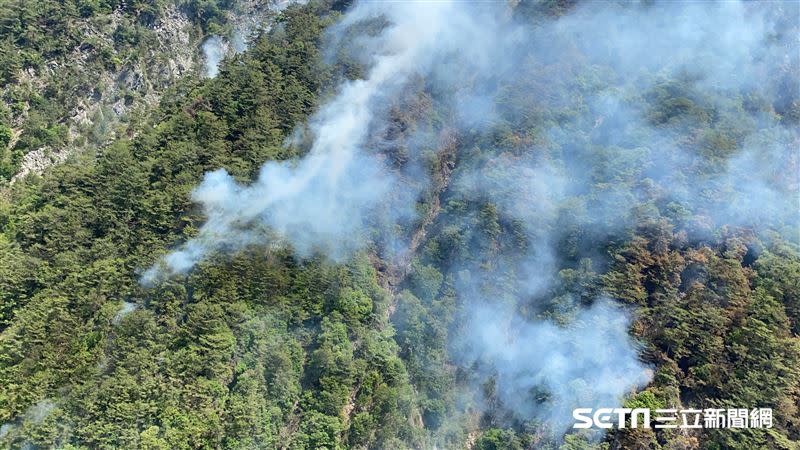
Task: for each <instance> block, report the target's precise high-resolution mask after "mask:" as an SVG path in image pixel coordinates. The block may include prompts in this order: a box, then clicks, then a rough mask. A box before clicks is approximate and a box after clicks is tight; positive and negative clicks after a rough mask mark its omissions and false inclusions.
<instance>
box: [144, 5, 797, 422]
mask: <svg viewBox="0 0 800 450" xmlns="http://www.w3.org/2000/svg"><path fill="white" fill-rule="evenodd" d="M781 7H783V6H782V5H780V4H770V7H765V8H759V7H758V5H748V4H745V3H740V2H722V3H710V2H692V3H678V2H665V3H658V4H655V5H638V4H637V5H630V4H627V5H618V4H612V3H607V2H590V3H588V4H586V5H582V6H578V7H577V8H576V9H574V10H573V11H571V12H570V13H569V14H567V15H565V16H562V17H560V18H556V19H553V18H544V17H540V18H537V19H536V20H535V21H534V22H535V25H532V24H531V23H529V22H530V21H529V22H528V23H526V22H524V21H523V20H522V19H521V18H520V17H519V16H521V15H522V13H521V12H519V11H518V10H515V8H514V7H512V6H511V5H510V4H506V3H503V2H488V3H480V2H474V3H473V2H408V3H404V2H363V3H359V4H357V5H356V6H354V7H352V8H351V9H350V10H349V11H348V12H347V13H346V15H345V16H344V17H343V19H342V20H341V22H339V23H338V24H337V25H336V26H334V27H333V29H332V30H331V47H330V48H329V52H328V55H329V56H330V57H331V58H334V59H335V58H336V57H338V56H341V55H349V56H351V57H357V58H358V60H359V61H360V62H361V63H363V64H365V65H366V66H367V70H366V71H365V75H364V77H363V78H360V79H355V80H349V81H345V82H343V83H342V84H341V85H340V86H338V88H337V89H336V91H335V95H334V96H333V97H332V98H331V100H330V101H329V102H327V103H326V104H324V105H323V106H322V107H321V108H320V109H319V111H318V112H317V113H316V114H315V115H314V116H313V117H312V118H311V119H310V120H309V122H308V124H307V127H308V133H310V136H311V138H312V144H311V147H310V149H309V151H308V153H307V154H306V156H304V157H303V158H301V159H299V160H296V161H289V162H267V163H266V164H265V165H264V166H263V167H262V168H261V171H260V173H259V175H258V177H257V179H256V180H254V181H253V182H252V183H251V184H240V183H238V182H236V181H235V180H234V179H233V178H232V177H231V176H230V175H229V174H228V173H227V172H225V171H224V170H222V169H220V170H217V171H214V172H211V173H208V174H206V176H205V178H204V179H203V182H202V183H201V184H200V185H199V186H198V187H197V189H196V190H195V191H194V193H193V195H192V199H193V200H194V201H195V202H197V203H198V204H199V205H201V206H202V208H203V211H204V213H205V216H206V218H207V219H206V222H205V223H204V224H203V226H202V228H201V229H200V231H199V234H198V235H197V237H195V238H194V239H192V240H190V241H189V242H186V243H185V244H183V245H181V246H180V247H179V248H178V249H176V250H175V251H174V252H172V253H171V254H169V255H167V256H166V257H165V258H164V259H163V260H162V261H161V262H159V263H158V264H156V265H155V266H153V267H152V268H151V269H150V270H149V271H148V272H147V273H146V274H145V276H144V277H143V282H144V283H153V282H155V281H157V280H158V279H160V278H161V277H163V276H167V275H170V274H182V273H186V272H187V271H189V270H191V268H192V267H194V266H195V265H196V264H197V263H198V262H200V261H202V260H203V259H204V258H206V257H208V255H210V254H212V253H215V252H220V251H236V250H238V249H241V248H244V247H245V246H248V245H253V244H260V245H289V246H291V248H293V249H294V251H295V252H296V253H297V255H298V256H300V257H306V256H310V255H312V254H315V253H322V254H324V255H327V256H328V257H330V258H331V259H333V260H336V261H342V260H345V259H347V258H348V257H349V256H350V255H352V254H353V252H355V251H359V250H361V249H364V248H365V247H366V246H367V245H369V244H370V243H371V242H374V241H375V240H376V238H377V237H380V242H384V243H385V242H389V241H390V242H391V245H388V244H387V245H388V246H389V247H392V248H394V247H395V246H398V245H399V246H400V247H402V246H407V245H408V243H407V242H404V239H406V238H405V237H404V235H403V233H397V232H396V231H394V228H395V226H396V225H397V224H399V223H402V224H406V223H409V222H410V221H413V220H414V219H419V218H418V217H417V215H416V213H415V207H416V206H417V203H418V202H419V201H420V197H421V196H422V195H423V194H424V193H425V192H426V190H427V189H429V188H430V187H431V185H432V180H431V179H429V174H430V171H429V170H426V164H427V162H426V161H428V160H429V159H430V151H431V149H432V148H433V149H435V148H436V146H437V145H438V143H437V142H436V136H439V135H440V134H441V133H442V132H444V130H445V129H452V130H455V133H456V134H457V135H458V140H459V146H460V148H462V149H467V148H471V147H474V148H476V149H478V150H476V151H477V153H478V154H477V155H474V158H475V159H476V160H477V161H479V163H475V164H470V165H463V166H457V167H456V169H455V171H454V172H453V174H452V180H450V183H449V186H448V190H447V193H446V200H447V202H446V204H445V206H444V207H443V210H442V212H441V214H440V216H439V217H438V218H437V221H438V222H439V223H440V225H439V226H441V227H443V226H446V225H449V226H454V227H458V228H460V229H464V230H470V233H473V235H475V236H477V237H476V239H472V240H470V243H469V244H468V245H469V248H468V251H467V253H468V255H466V256H464V257H458V258H455V259H454V260H452V261H446V262H444V264H445V265H446V266H447V267H445V268H444V269H446V271H447V272H448V273H450V274H451V275H452V274H459V273H462V272H463V271H465V270H466V271H469V272H470V273H472V275H471V276H469V277H460V276H456V277H455V280H454V282H453V286H454V287H455V289H456V297H457V298H458V302H459V308H460V312H459V314H458V318H457V321H458V323H457V325H456V327H455V328H456V329H455V330H454V332H453V333H452V336H451V342H450V348H451V352H450V353H451V358H452V360H453V362H455V363H456V364H457V365H458V366H460V367H465V368H471V369H473V370H474V374H473V375H472V379H471V383H472V386H473V387H474V389H473V392H472V395H474V397H475V398H476V399H477V400H476V401H477V402H479V403H480V402H481V400H480V399H481V396H482V393H481V392H480V389H479V388H478V386H481V385H483V384H485V382H486V380H489V379H492V380H494V381H493V382H494V384H495V388H496V395H497V397H498V399H499V400H500V401H501V402H502V404H503V408H505V409H506V410H508V411H509V413H510V414H511V415H512V416H513V417H514V418H518V419H530V418H537V419H541V420H543V421H546V422H547V423H549V424H550V425H551V426H552V427H553V428H554V429H556V430H561V431H563V430H565V429H566V428H567V427H568V426H569V423H570V420H571V410H572V408H574V407H578V406H581V407H595V408H596V407H601V406H603V407H614V406H617V405H618V404H619V403H620V402H621V399H622V398H623V397H624V396H625V395H626V394H628V393H630V392H632V391H633V390H635V389H636V388H638V387H641V386H643V385H645V384H646V383H647V382H648V381H649V377H650V371H649V369H648V368H647V367H645V366H644V365H643V364H641V363H640V362H639V360H638V357H637V352H638V349H637V346H636V344H635V342H633V341H632V339H631V338H630V337H629V336H628V327H629V323H630V322H629V317H630V314H632V313H631V312H630V311H625V310H623V309H621V308H620V307H619V306H616V305H615V303H614V302H613V300H611V299H607V298H604V297H603V296H602V295H596V296H595V297H594V298H592V299H590V301H589V302H588V304H587V301H586V300H585V299H583V300H579V299H577V298H575V299H572V298H570V299H569V300H568V301H567V304H569V305H570V308H569V310H568V311H566V313H567V314H566V316H567V317H569V318H570V320H569V321H568V322H566V323H556V322H555V321H554V320H551V319H549V318H547V317H545V316H542V315H540V314H537V313H538V312H540V311H544V310H546V305H547V304H548V302H550V300H551V299H552V297H553V296H555V295H559V294H558V292H559V287H560V285H561V284H562V281H563V280H562V278H561V276H560V270H561V269H562V268H563V267H562V262H561V261H560V256H559V249H558V248H557V247H558V244H559V242H560V241H562V240H563V239H564V234H565V233H566V232H567V231H568V230H570V229H571V228H573V227H578V226H580V227H582V228H585V229H590V230H591V233H587V234H585V235H582V236H578V237H577V238H575V239H576V240H577V242H578V243H577V245H576V248H577V249H576V250H575V254H574V255H572V257H573V258H575V259H580V258H591V259H602V258H601V257H600V256H598V255H594V254H583V253H581V251H582V250H581V248H583V246H582V245H581V243H582V242H588V241H590V240H598V239H604V238H605V237H607V236H619V235H623V234H624V233H626V232H627V230H630V228H631V227H634V226H635V225H636V222H637V221H638V220H641V218H642V217H648V216H652V217H654V218H658V217H660V216H666V217H668V218H669V219H670V220H673V221H676V222H680V220H681V219H680V217H682V216H681V214H679V213H675V211H689V212H691V213H692V214H693V215H697V216H699V217H701V218H706V219H707V220H706V221H705V222H704V221H702V220H700V221H698V222H701V223H698V224H684V225H686V227H687V229H688V230H689V231H690V232H693V233H694V234H695V235H696V236H697V238H702V236H704V235H705V234H707V233H712V232H713V230H714V229H715V227H718V226H721V225H728V226H746V227H751V228H753V229H754V230H755V231H756V232H762V231H767V230H775V231H778V232H781V233H784V234H789V235H791V234H794V237H796V233H797V229H798V228H797V227H798V206H799V205H800V202H799V201H798V196H797V189H798V180H797V177H798V173H800V171H798V160H797V158H796V157H792V156H791V154H792V150H791V148H792V147H791V146H792V145H795V144H797V143H798V142H800V141H799V140H798V133H797V129H796V128H795V127H793V126H791V125H790V124H789V125H787V123H786V122H785V121H784V120H782V118H781V117H779V114H777V113H776V111H775V110H774V108H775V107H774V106H770V105H767V106H764V107H760V108H758V107H754V109H753V110H752V111H742V110H740V109H737V108H736V107H734V106H731V105H728V104H715V103H714V102H711V101H710V100H708V98H709V96H708V95H707V94H708V93H712V92H713V93H717V94H719V93H724V94H725V95H728V96H730V97H735V96H740V95H745V94H746V95H750V96H752V97H753V98H775V97H776V96H779V91H780V90H781V89H783V88H781V87H780V86H782V84H781V83H784V82H785V81H784V80H785V77H791V74H792V73H793V72H796V68H797V55H796V54H792V53H791V52H788V51H787V48H790V47H791V46H792V45H796V43H797V42H796V41H797V36H795V35H793V34H792V33H786V32H785V31H783V29H782V28H781V27H782V25H781V24H780V23H778V22H776V21H777V20H778V19H776V18H777V17H780V14H777V13H776V11H775V9H776V8H778V9H780V8H781ZM521 8H522V6H517V9H521ZM378 19H380V20H384V21H385V22H386V25H385V26H384V27H383V29H382V31H381V32H380V33H374V34H370V35H367V36H359V37H358V38H357V39H352V36H349V35H348V34H347V31H348V30H351V29H352V27H356V26H359V25H363V24H364V23H367V22H369V21H375V20H378ZM348 36H349V37H348ZM204 49H205V45H204ZM211 54H213V52H212V53H211ZM207 59H208V60H211V58H210V57H209V56H207ZM556 69H557V70H556ZM215 70H216V69H215ZM209 76H213V75H211V74H210V73H209ZM672 78H677V79H681V80H684V83H683V84H682V85H680V86H677V85H674V84H669V83H666V82H665V81H664V80H666V79H672ZM420 79H421V80H423V82H422V85H423V86H424V91H425V93H426V94H427V95H429V96H430V98H431V101H432V103H434V104H436V105H437V107H438V108H440V109H441V110H443V111H447V112H448V113H449V115H447V116H446V117H444V118H443V119H442V123H440V124H432V125H430V126H427V127H421V128H419V129H417V130H413V131H410V132H408V133H407V136H406V139H405V140H404V141H403V145H404V150H405V151H407V152H408V155H409V161H408V162H407V163H406V164H404V165H402V166H401V167H399V168H398V167H395V166H392V165H391V164H390V163H389V161H388V158H387V157H386V153H387V149H388V150H392V149H394V148H395V147H397V145H398V142H397V141H396V140H393V139H390V138H387V137H386V131H387V130H388V129H391V127H392V124H391V114H390V111H389V109H390V108H387V106H386V105H396V104H402V101H403V96H405V95H407V89H406V88H407V87H408V86H409V85H412V84H414V83H417V82H418V80H420ZM575 84H577V85H579V87H578V88H577V89H578V90H579V91H581V92H582V93H583V98H573V97H567V96H563V95H562V94H561V93H562V92H571V91H570V90H567V89H560V88H561V87H564V86H566V85H575ZM791 85H792V84H791V83H790V86H791ZM676 89H678V90H682V91H685V93H684V94H683V95H684V96H685V98H686V102H685V104H681V105H675V106H674V107H675V108H679V109H681V110H682V111H683V110H686V109H687V108H688V109H690V108H697V111H696V117H695V118H696V120H697V121H718V122H720V121H721V122H722V123H724V121H726V120H747V121H749V123H751V124H752V126H751V132H750V133H749V134H748V135H747V136H740V141H741V142H743V143H744V144H743V145H733V144H731V145H729V148H727V149H726V150H725V152H727V154H725V155H724V156H725V159H724V160H722V161H720V160H719V158H720V157H719V155H718V153H719V151H720V148H723V144H725V145H728V144H727V143H725V142H722V141H720V140H715V136H699V137H698V138H697V141H696V142H681V141H677V140H676V138H675V136H676V135H677V133H676V130H682V129H685V128H686V127H691V126H692V124H691V123H685V122H681V121H679V120H678V119H674V118H673V117H672V116H670V115H669V114H667V115H664V114H663V113H662V112H660V111H653V110H652V109H651V108H650V107H649V106H648V105H649V104H652V103H653V102H654V100H653V99H656V100H655V101H657V99H658V98H659V95H661V94H660V92H662V91H665V90H676ZM725 95H722V97H720V96H719V95H715V96H714V98H725ZM794 98H797V96H795V97H794ZM692 105H694V106H692ZM665 108H666V107H665ZM666 109H667V110H669V108H666ZM549 111H555V112H554V113H553V112H549ZM708 111H713V112H711V113H709V112H708ZM509 127H519V128H528V129H534V130H536V135H535V136H531V137H530V140H529V142H527V143H521V144H520V143H517V142H515V143H512V144H508V143H504V142H503V141H502V139H498V138H497V136H498V135H499V134H500V133H499V130H500V131H502V130H504V129H507V128H509ZM508 147H515V148H520V147H521V148H523V150H524V151H521V152H520V153H519V154H515V153H514V152H513V151H509V149H508ZM463 151H465V152H467V151H469V150H463ZM725 152H723V153H725ZM712 163H713V165H715V167H719V168H721V169H719V168H718V169H716V170H715V171H713V172H709V171H708V170H706V169H708V168H709V167H710V166H711V165H712ZM459 201H460V202H465V203H482V202H483V203H487V202H491V203H492V204H494V205H496V208H497V214H498V216H499V217H500V218H501V219H503V220H504V221H506V222H512V223H516V224H519V228H520V236H521V237H520V240H521V242H524V245H520V248H519V249H517V250H515V251H514V252H513V254H508V255H497V254H495V253H493V249H487V248H483V247H481V246H480V245H477V244H475V242H477V241H478V240H479V239H478V237H479V232H478V231H477V229H476V226H477V224H478V222H479V221H478V219H476V216H475V215H474V214H471V213H465V212H464V211H463V210H461V209H459V208H458V207H457V205H458V204H460V203H458V202H459ZM640 204H646V205H650V206H651V211H650V210H645V211H642V210H641V208H634V205H640ZM575 205H578V206H577V207H576V206H575ZM665 205H666V206H665ZM567 208H571V209H570V211H579V213H577V214H573V215H570V214H566V213H565V210H566V209H567ZM673 213H674V214H673ZM670 214H673V215H670ZM376 228H377V231H376ZM386 236H390V237H391V239H387V238H386ZM398 242H400V244H397V243H398ZM391 250H392V249H391V248H390V249H388V250H387V249H384V251H387V252H389V253H391ZM567 297H569V296H567ZM536 390H543V391H546V392H547V395H546V396H545V397H546V399H545V400H542V401H535V399H534V397H535V396H534V394H532V392H533V391H536Z"/></svg>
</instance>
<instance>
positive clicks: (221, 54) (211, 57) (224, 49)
mask: <svg viewBox="0 0 800 450" xmlns="http://www.w3.org/2000/svg"><path fill="white" fill-rule="evenodd" d="M228 49H229V46H228V43H227V41H225V40H224V39H223V38H222V37H221V36H216V35H212V36H209V37H208V38H207V39H206V40H205V42H203V56H204V63H205V67H206V76H207V77H209V78H214V77H216V76H217V74H218V73H219V63H220V62H222V59H223V58H225V55H226V54H228Z"/></svg>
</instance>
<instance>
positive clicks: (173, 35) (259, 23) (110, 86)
mask: <svg viewBox="0 0 800 450" xmlns="http://www.w3.org/2000/svg"><path fill="white" fill-rule="evenodd" d="M291 3H292V2H291V1H290V0H240V1H238V2H236V3H234V5H233V6H232V7H231V9H230V10H229V12H228V23H229V24H230V28H229V29H230V35H229V36H227V37H221V36H214V35H212V36H203V35H202V34H201V33H200V32H199V27H198V26H197V25H196V24H193V23H192V21H191V19H190V18H189V16H187V13H186V12H185V11H184V10H182V9H181V8H179V7H178V6H177V5H176V4H171V5H167V6H166V7H165V8H164V10H162V13H161V15H160V18H159V19H157V20H156V22H155V23H154V24H153V25H152V26H151V27H150V29H151V30H152V36H151V39H148V40H146V41H143V43H142V44H141V47H137V48H136V50H137V51H138V54H135V55H134V56H133V57H132V56H131V54H125V55H121V54H118V52H117V50H111V51H112V52H114V57H115V58H116V59H118V60H120V63H119V64H115V65H114V67H111V68H106V69H104V70H100V71H97V69H96V68H92V66H91V64H90V62H91V61H92V59H93V58H96V56H97V53H98V51H99V50H98V49H99V48H103V47H104V48H105V49H115V46H114V35H115V33H116V32H117V30H118V29H119V27H120V26H121V25H123V24H124V22H125V20H126V18H125V17H124V15H123V13H122V11H121V10H116V11H114V12H113V13H111V14H108V15H107V16H106V17H105V18H104V20H102V21H94V22H91V21H89V20H87V21H86V23H82V24H81V27H82V29H83V32H84V36H85V37H84V38H83V39H82V42H81V43H80V44H79V45H77V46H76V47H75V48H73V49H72V50H71V51H69V52H67V56H66V57H64V58H61V59H60V60H58V61H55V60H54V61H47V62H46V63H45V64H44V66H43V68H42V69H40V70H39V71H38V72H37V71H36V70H34V69H30V68H29V69H25V70H23V71H21V73H20V74H19V76H18V77H17V82H16V83H12V84H13V86H9V87H5V88H3V89H2V91H3V92H2V93H3V94H5V93H6V91H7V90H8V89H16V90H17V91H22V92H26V93H27V95H28V97H29V98H30V97H32V96H35V95H38V94H41V93H43V92H46V91H47V88H48V86H49V85H50V84H52V83H54V80H58V78H59V77H64V76H69V77H76V76H77V77H79V78H80V79H81V80H82V82H81V85H79V86H78V87H76V88H75V89H73V90H74V91H75V92H74V94H75V95H72V96H70V97H69V98H68V99H67V100H66V101H65V104H64V105H62V106H64V107H65V113H64V115H63V117H62V118H61V119H60V120H59V123H60V124H61V125H63V126H64V127H65V128H66V131H67V139H66V141H67V142H66V144H65V145H63V146H59V148H49V147H41V148H38V149H36V150H33V151H29V152H28V153H27V154H25V155H24V156H23V158H22V161H21V165H20V167H19V170H18V171H17V174H16V175H15V176H14V177H13V178H12V179H11V182H12V183H13V182H15V181H17V180H19V179H21V178H22V177H24V176H26V175H28V174H42V173H43V172H44V171H45V170H46V169H47V168H48V167H50V166H52V165H54V164H59V163H62V162H64V161H66V160H67V159H68V158H69V157H70V156H71V155H73V154H75V153H77V152H80V151H83V150H86V149H90V148H91V149H94V150H98V149H101V148H102V147H103V146H105V145H107V144H108V143H109V142H111V141H113V140H114V139H115V138H116V137H117V133H118V131H119V130H120V129H123V127H121V126H120V125H121V124H124V122H125V120H126V118H127V116H128V115H130V114H131V113H132V112H134V111H139V112H144V111H146V110H147V109H148V108H149V107H151V106H152V105H155V104H157V103H158V102H159V100H160V98H161V95H162V93H163V92H164V91H165V90H166V89H167V88H168V87H170V86H171V85H173V84H174V83H175V82H176V81H177V80H178V79H180V78H181V77H185V76H191V75H198V74H200V73H205V74H206V75H207V76H213V75H216V70H217V66H218V64H219V63H220V61H221V60H222V59H223V58H224V57H225V56H227V55H231V54H234V53H238V52H241V51H244V50H246V48H247V46H248V44H249V40H250V38H251V37H252V35H253V34H255V33H257V32H258V31H259V30H261V29H266V28H268V27H269V24H270V23H271V19H272V18H273V17H274V15H275V13H276V11H280V10H282V9H284V8H285V7H286V6H288V5H289V4H291ZM86 42H92V44H91V45H88V44H87V43H86ZM137 45H138V44H137ZM123 58H124V61H122V59H123ZM212 58H213V60H212ZM95 67H96V66H95ZM12 97H13V96H12ZM30 106H31V104H30V103H29V102H28V101H27V100H26V101H25V102H23V104H22V105H21V107H20V106H19V105H18V106H17V111H18V113H17V114H16V115H15V116H14V117H13V118H12V123H11V125H12V132H13V133H15V134H14V139H12V140H11V142H9V144H8V150H9V151H13V149H14V145H15V144H16V143H17V141H18V139H16V138H18V137H19V134H20V133H21V131H22V130H23V129H24V128H25V122H26V120H27V119H28V117H29V110H30Z"/></svg>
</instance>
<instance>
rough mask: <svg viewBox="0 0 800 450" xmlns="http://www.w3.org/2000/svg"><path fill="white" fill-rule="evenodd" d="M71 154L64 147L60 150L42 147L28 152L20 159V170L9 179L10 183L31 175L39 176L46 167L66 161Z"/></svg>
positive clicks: (67, 148) (68, 149)
mask: <svg viewBox="0 0 800 450" xmlns="http://www.w3.org/2000/svg"><path fill="white" fill-rule="evenodd" d="M71 154H72V151H71V149H70V148H69V147H65V148H62V149H60V150H52V149H50V148H49V147H42V148H40V149H38V150H34V151H32V152H29V153H27V154H25V156H23V157H22V165H21V166H20V170H19V172H17V174H16V175H14V177H13V178H12V179H11V182H12V183H13V182H15V181H17V180H19V179H21V178H23V177H25V176H27V175H28V174H31V173H33V174H37V175H41V174H42V173H44V171H45V170H46V169H47V168H48V167H50V166H52V165H55V164H60V163H62V162H64V161H66V160H67V158H69V156H70V155H71Z"/></svg>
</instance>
